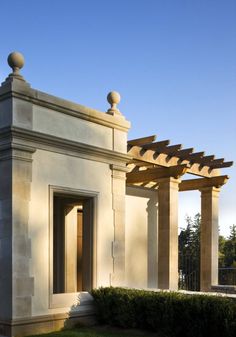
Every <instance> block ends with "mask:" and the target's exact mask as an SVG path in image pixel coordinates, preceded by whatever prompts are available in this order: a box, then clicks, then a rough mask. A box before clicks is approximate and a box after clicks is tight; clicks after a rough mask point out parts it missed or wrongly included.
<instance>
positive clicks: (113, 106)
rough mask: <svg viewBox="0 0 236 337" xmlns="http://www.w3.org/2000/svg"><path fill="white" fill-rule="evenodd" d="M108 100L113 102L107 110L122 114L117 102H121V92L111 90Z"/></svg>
mask: <svg viewBox="0 0 236 337" xmlns="http://www.w3.org/2000/svg"><path fill="white" fill-rule="evenodd" d="M107 101H108V103H110V104H111V107H110V109H108V110H107V113H108V114H110V115H121V113H120V111H119V109H118V108H117V104H119V103H120V94H119V93H118V92H117V91H111V92H109V94H108V95H107Z"/></svg>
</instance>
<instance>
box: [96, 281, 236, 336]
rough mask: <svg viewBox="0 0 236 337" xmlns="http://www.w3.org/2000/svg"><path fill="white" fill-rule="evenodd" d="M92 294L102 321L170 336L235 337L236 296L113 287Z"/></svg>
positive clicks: (100, 289)
mask: <svg viewBox="0 0 236 337" xmlns="http://www.w3.org/2000/svg"><path fill="white" fill-rule="evenodd" d="M92 295H93V297H94V301H95V305H96V309H97V316H98V319H99V321H100V322H101V323H105V324H110V325H115V326H120V327H124V328H134V327H135V328H141V329H148V330H151V331H156V332H158V333H159V334H161V335H163V336H168V337H235V336H236V299H231V298H226V297H220V296H212V295H200V294H199V295H189V294H183V293H177V292H164V291H160V292H154V291H144V290H136V289H126V288H113V287H110V288H99V289H94V290H92Z"/></svg>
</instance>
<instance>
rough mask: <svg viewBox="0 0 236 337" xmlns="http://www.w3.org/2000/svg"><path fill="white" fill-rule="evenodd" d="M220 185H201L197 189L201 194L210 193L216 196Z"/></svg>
mask: <svg viewBox="0 0 236 337" xmlns="http://www.w3.org/2000/svg"><path fill="white" fill-rule="evenodd" d="M220 190H221V189H220V187H214V186H210V187H202V188H200V189H199V191H200V192H201V196H202V195H204V194H212V196H215V197H217V196H218V195H219V193H220Z"/></svg>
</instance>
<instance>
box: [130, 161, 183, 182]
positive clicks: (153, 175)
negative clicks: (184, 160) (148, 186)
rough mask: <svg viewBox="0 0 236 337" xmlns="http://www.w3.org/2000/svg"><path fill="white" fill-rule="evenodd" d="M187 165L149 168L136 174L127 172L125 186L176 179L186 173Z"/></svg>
mask: <svg viewBox="0 0 236 337" xmlns="http://www.w3.org/2000/svg"><path fill="white" fill-rule="evenodd" d="M187 169H188V165H186V164H184V165H176V166H171V167H160V168H150V169H147V170H142V171H138V172H129V173H127V175H126V178H127V180H126V182H127V184H138V183H145V182H150V181H155V180H157V179H161V178H169V177H173V178H176V179H178V178H179V177H181V176H182V175H183V174H185V173H186V171H187Z"/></svg>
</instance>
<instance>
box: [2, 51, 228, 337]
mask: <svg viewBox="0 0 236 337" xmlns="http://www.w3.org/2000/svg"><path fill="white" fill-rule="evenodd" d="M8 63H9V65H10V67H11V68H12V73H11V74H10V75H9V76H8V77H7V78H6V80H5V81H4V82H3V83H2V85H1V87H0V135H1V137H0V146H1V147H0V149H1V151H0V172H1V174H0V186H1V188H0V303H1V305H0V335H2V336H22V335H26V334H32V333H36V332H43V331H45V332H46V331H51V330H55V329H58V328H60V327H62V326H63V325H66V324H67V325H68V324H71V322H72V323H73V322H74V321H77V320H78V319H84V320H85V319H89V317H90V316H91V315H92V313H93V312H92V305H91V303H92V300H91V296H90V295H89V293H88V292H89V290H90V289H91V288H94V287H100V286H110V285H120V286H135V287H142V288H160V289H173V290H176V289H177V288H178V221H177V218H178V192H179V191H185V190H193V189H197V190H200V191H201V195H202V231H201V232H202V234H201V235H202V237H201V289H202V290H206V291H209V290H210V289H211V286H212V285H216V284H217V282H218V281H217V280H218V279H217V277H218V276H217V268H218V262H217V259H218V257H217V246H218V243H217V242H218V223H217V217H218V206H217V202H218V194H219V190H220V187H221V186H222V185H223V184H224V183H225V182H226V181H227V179H228V177H227V176H221V175H220V168H224V167H228V166H231V165H232V162H225V161H224V160H222V159H215V158H214V156H205V155H204V153H193V149H181V146H180V145H169V141H158V142H155V137H153V136H151V137H144V138H139V139H135V140H130V141H128V143H127V132H128V130H129V128H130V123H129V122H128V121H127V120H126V119H125V117H124V116H123V115H122V114H121V113H120V111H119V110H118V108H117V104H118V103H119V101H120V97H119V94H118V93H116V92H111V93H110V94H109V95H108V102H109V103H110V105H111V107H110V108H109V109H108V111H107V112H106V113H104V112H100V111H97V110H94V109H90V108H87V107H84V106H82V105H79V104H76V103H73V102H69V101H65V100H63V99H61V98H57V97H54V96H51V95H48V94H46V93H43V92H40V91H38V90H35V89H32V88H31V86H30V85H29V83H27V82H26V81H25V79H24V78H23V77H22V75H21V74H20V69H21V68H22V67H23V65H24V59H23V56H22V55H21V54H19V53H16V52H14V53H12V54H10V55H9V57H8ZM185 173H189V174H194V175H197V176H199V177H200V178H198V179H191V180H183V179H182V178H183V176H184V174H185ZM2 304H4V305H2Z"/></svg>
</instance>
